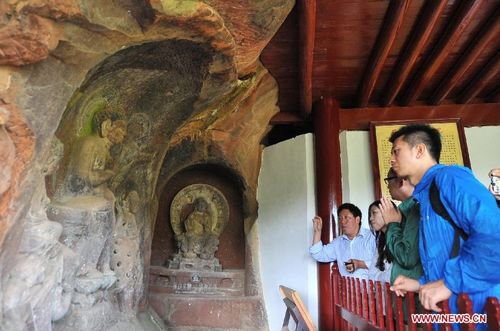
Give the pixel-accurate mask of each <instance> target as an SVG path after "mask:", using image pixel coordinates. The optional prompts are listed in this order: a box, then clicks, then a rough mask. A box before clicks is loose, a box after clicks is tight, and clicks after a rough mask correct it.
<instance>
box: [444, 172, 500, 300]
mask: <svg viewBox="0 0 500 331" xmlns="http://www.w3.org/2000/svg"><path fill="white" fill-rule="evenodd" d="M436 184H437V185H438V187H439V189H440V197H441V201H442V202H443V204H444V205H445V207H446V209H447V211H448V213H449V214H450V216H451V218H452V219H453V220H454V221H455V222H456V223H457V225H458V226H459V227H460V228H462V229H463V230H464V231H465V233H467V234H468V235H469V238H468V239H467V240H466V241H464V242H463V245H462V247H461V249H460V254H459V255H458V256H457V257H456V258H453V259H450V260H448V261H447V262H446V265H445V270H444V278H443V281H444V286H446V288H448V289H449V290H451V291H452V292H454V293H461V292H467V293H472V292H478V291H484V290H487V289H489V288H491V287H493V286H494V285H497V284H499V283H500V254H498V243H499V242H500V209H498V208H497V206H496V202H495V199H494V198H493V197H492V195H491V194H490V193H489V192H488V190H487V189H486V188H485V187H484V186H483V184H481V183H480V182H479V181H478V180H476V179H475V178H474V176H473V175H472V174H471V173H470V172H469V171H466V170H465V169H461V168H458V167H450V170H449V171H446V172H442V173H440V174H438V175H437V176H436Z"/></svg>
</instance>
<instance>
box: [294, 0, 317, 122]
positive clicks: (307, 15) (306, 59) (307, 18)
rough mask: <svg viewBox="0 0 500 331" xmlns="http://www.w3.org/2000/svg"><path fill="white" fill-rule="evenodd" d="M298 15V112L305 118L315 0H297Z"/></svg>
mask: <svg viewBox="0 0 500 331" xmlns="http://www.w3.org/2000/svg"><path fill="white" fill-rule="evenodd" d="M297 6H298V15H299V70H300V72H299V100H300V114H301V115H302V116H303V117H304V118H307V117H309V116H310V114H311V111H312V79H313V77H312V76H313V56H314V38H315V35H316V0H298V1H297Z"/></svg>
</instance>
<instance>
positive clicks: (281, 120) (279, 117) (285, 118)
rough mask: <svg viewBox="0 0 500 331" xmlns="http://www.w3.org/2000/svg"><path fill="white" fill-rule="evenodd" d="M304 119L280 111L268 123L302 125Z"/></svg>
mask: <svg viewBox="0 0 500 331" xmlns="http://www.w3.org/2000/svg"><path fill="white" fill-rule="evenodd" d="M303 122H304V118H302V117H300V116H299V115H297V114H295V113H290V112H285V111H280V112H278V113H277V114H276V115H274V116H273V117H272V118H271V120H270V121H269V124H270V125H276V124H295V123H303Z"/></svg>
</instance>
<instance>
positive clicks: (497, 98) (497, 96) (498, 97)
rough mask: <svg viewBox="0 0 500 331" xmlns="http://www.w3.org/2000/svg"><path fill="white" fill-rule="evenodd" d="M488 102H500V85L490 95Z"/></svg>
mask: <svg viewBox="0 0 500 331" xmlns="http://www.w3.org/2000/svg"><path fill="white" fill-rule="evenodd" d="M487 100H488V102H493V103H495V102H496V103H500V86H498V87H497V88H496V89H495V90H493V92H491V93H490V95H488V98H487Z"/></svg>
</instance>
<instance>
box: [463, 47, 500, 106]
mask: <svg viewBox="0 0 500 331" xmlns="http://www.w3.org/2000/svg"><path fill="white" fill-rule="evenodd" d="M499 71H500V50H499V51H497V52H496V53H495V55H493V56H492V57H491V58H490V60H489V61H488V62H487V63H486V64H485V65H484V66H483V67H482V68H481V70H479V72H478V73H477V74H476V75H474V78H472V80H471V81H470V82H469V83H468V84H467V86H466V87H465V88H464V89H463V90H462V92H461V93H460V94H459V95H460V97H459V98H458V100H457V102H458V103H469V102H470V101H471V100H472V99H474V98H475V97H476V95H478V94H479V92H481V91H482V90H483V88H484V87H485V86H486V85H487V84H488V82H489V81H490V80H491V79H493V78H494V77H496V76H497V75H498V73H499Z"/></svg>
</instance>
